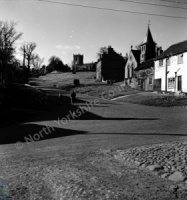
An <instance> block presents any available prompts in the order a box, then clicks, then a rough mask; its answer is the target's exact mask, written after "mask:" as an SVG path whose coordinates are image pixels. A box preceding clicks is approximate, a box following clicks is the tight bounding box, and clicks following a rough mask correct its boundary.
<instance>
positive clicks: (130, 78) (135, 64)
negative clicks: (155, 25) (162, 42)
mask: <svg viewBox="0 0 187 200" xmlns="http://www.w3.org/2000/svg"><path fill="white" fill-rule="evenodd" d="M136 48H137V49H136V50H133V49H132V48H131V51H130V53H129V57H128V61H127V64H126V66H125V84H126V85H129V86H130V87H132V88H136V89H142V90H145V91H152V90H153V83H154V61H153V59H154V58H156V57H157V56H158V55H160V53H161V52H162V48H161V47H160V46H157V44H156V42H155V41H154V40H153V37H152V34H151V31H150V28H149V26H148V30H147V34H146V37H145V38H144V40H143V42H142V43H141V44H139V45H138V46H137V47H136Z"/></svg>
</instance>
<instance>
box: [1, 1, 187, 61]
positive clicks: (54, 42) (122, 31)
mask: <svg viewBox="0 0 187 200" xmlns="http://www.w3.org/2000/svg"><path fill="white" fill-rule="evenodd" d="M50 1H52V2H54V3H51V2H47V1H44V0H42V1H41V0H0V20H2V21H15V22H17V25H16V30H17V31H18V32H22V33H23V35H22V38H21V39H20V40H19V41H18V43H17V46H18V47H19V45H21V44H22V43H24V42H35V43H36V44H37V48H36V50H35V52H36V53H38V54H39V55H40V57H44V59H45V60H44V64H46V65H47V64H48V60H49V58H50V57H51V56H58V57H59V58H60V59H61V60H62V61H63V63H64V64H71V62H72V60H73V54H83V55H84V63H90V62H96V60H97V59H96V55H97V52H98V51H99V49H100V47H104V46H109V45H110V46H112V47H113V48H114V50H115V51H116V52H118V53H122V55H124V56H125V55H126V53H129V51H130V47H131V45H133V47H134V48H135V46H137V45H138V44H140V43H141V42H142V41H143V39H144V37H145V36H146V32H147V27H148V23H149V21H150V29H151V32H152V36H153V39H154V41H155V42H156V43H157V44H158V45H159V46H162V48H163V49H164V50H165V49H166V48H168V47H169V46H170V45H172V44H174V43H177V42H181V41H183V40H187V2H186V1H185V0H179V2H180V3H172V2H168V1H163V0H133V2H132V1H131V2H127V1H125V0H50ZM135 2H139V3H135ZM181 2H184V4H182V3H181ZM64 3H67V4H68V5H67V4H64ZM140 3H141V4H140ZM142 3H151V4H162V5H166V6H174V7H175V8H171V7H163V6H155V5H147V4H142ZM69 4H71V5H69ZM72 4H73V5H74V6H73V5H72ZM75 5H82V6H88V7H92V8H88V7H80V6H75ZM93 7H97V8H105V9H109V10H102V9H96V8H93ZM176 7H182V8H183V9H182V8H176ZM185 8H186V9H185ZM114 10H115V11H114ZM117 10H121V12H119V11H117ZM122 11H130V12H141V13H148V14H157V15H167V16H177V17H183V18H186V19H183V18H169V17H163V16H152V15H147V14H146V15H143V14H136V13H129V12H122ZM17 56H18V57H21V55H20V54H19V53H18V54H17Z"/></svg>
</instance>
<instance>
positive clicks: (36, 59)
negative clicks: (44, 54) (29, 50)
mask: <svg viewBox="0 0 187 200" xmlns="http://www.w3.org/2000/svg"><path fill="white" fill-rule="evenodd" d="M43 61H44V58H40V56H39V55H38V54H33V56H32V60H31V64H32V65H33V67H34V68H35V69H40V68H41V66H42V63H43Z"/></svg>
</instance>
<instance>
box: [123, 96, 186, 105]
mask: <svg viewBox="0 0 187 200" xmlns="http://www.w3.org/2000/svg"><path fill="white" fill-rule="evenodd" d="M119 101H122V102H127V103H135V104H142V105H147V106H160V107H174V106H187V97H185V96H171V95H163V94H157V93H141V94H136V95H132V96H127V97H124V98H122V99H119Z"/></svg>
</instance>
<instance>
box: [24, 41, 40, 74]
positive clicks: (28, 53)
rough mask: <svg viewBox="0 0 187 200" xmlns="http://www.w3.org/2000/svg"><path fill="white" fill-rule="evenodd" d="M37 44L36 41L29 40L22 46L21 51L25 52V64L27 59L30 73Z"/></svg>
mask: <svg viewBox="0 0 187 200" xmlns="http://www.w3.org/2000/svg"><path fill="white" fill-rule="evenodd" d="M36 46H37V45H36V43H34V42H29V43H25V44H23V45H22V46H21V47H20V51H21V52H22V53H23V65H25V60H27V67H28V73H30V64H31V61H32V60H33V59H34V56H35V54H34V50H35V49H36Z"/></svg>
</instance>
